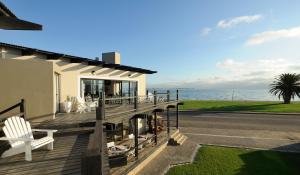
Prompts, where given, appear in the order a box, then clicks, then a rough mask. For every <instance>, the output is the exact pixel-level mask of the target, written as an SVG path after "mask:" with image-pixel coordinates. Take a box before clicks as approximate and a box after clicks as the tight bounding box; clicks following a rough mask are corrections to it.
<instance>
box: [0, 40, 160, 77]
mask: <svg viewBox="0 0 300 175" xmlns="http://www.w3.org/2000/svg"><path fill="white" fill-rule="evenodd" d="M1 46H2V47H8V48H14V49H19V50H21V51H22V55H32V54H35V53H39V54H45V55H46V56H47V58H46V59H47V60H57V59H60V58H67V59H69V60H70V63H87V64H88V65H93V66H100V67H104V68H112V69H116V70H123V71H130V72H137V73H143V74H154V73H157V71H153V70H148V69H143V68H138V67H132V66H126V65H121V64H107V63H105V62H103V61H99V60H94V59H90V58H84V57H78V56H73V55H68V54H62V53H56V52H50V51H45V50H40V49H35V48H29V47H24V46H18V45H13V44H7V43H2V42H0V47H1Z"/></svg>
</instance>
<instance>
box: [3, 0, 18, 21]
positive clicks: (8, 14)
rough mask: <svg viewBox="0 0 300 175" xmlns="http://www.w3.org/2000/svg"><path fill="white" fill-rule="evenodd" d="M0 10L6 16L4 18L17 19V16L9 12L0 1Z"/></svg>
mask: <svg viewBox="0 0 300 175" xmlns="http://www.w3.org/2000/svg"><path fill="white" fill-rule="evenodd" d="M0 10H1V11H2V12H3V13H5V14H6V16H9V17H13V18H17V16H16V15H15V14H14V13H13V12H12V11H10V10H9V8H7V7H6V6H5V5H4V4H3V3H2V2H1V1H0Z"/></svg>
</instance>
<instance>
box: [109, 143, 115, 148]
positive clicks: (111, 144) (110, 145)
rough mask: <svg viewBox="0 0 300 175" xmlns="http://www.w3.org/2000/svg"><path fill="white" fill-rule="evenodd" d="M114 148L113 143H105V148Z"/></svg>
mask: <svg viewBox="0 0 300 175" xmlns="http://www.w3.org/2000/svg"><path fill="white" fill-rule="evenodd" d="M114 146H115V142H108V143H107V148H111V147H114Z"/></svg>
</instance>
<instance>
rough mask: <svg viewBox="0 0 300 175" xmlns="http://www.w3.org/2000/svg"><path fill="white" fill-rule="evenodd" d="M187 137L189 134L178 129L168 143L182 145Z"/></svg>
mask: <svg viewBox="0 0 300 175" xmlns="http://www.w3.org/2000/svg"><path fill="white" fill-rule="evenodd" d="M186 139H187V136H185V135H183V134H182V133H181V132H180V131H179V130H178V129H177V130H176V131H175V132H174V133H173V134H172V135H171V138H170V139H169V142H168V145H170V146H179V145H182V144H183V143H184V142H185V141H186Z"/></svg>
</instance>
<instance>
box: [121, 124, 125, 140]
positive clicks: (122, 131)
mask: <svg viewBox="0 0 300 175" xmlns="http://www.w3.org/2000/svg"><path fill="white" fill-rule="evenodd" d="M121 136H122V140H124V124H123V121H122V125H121Z"/></svg>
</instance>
